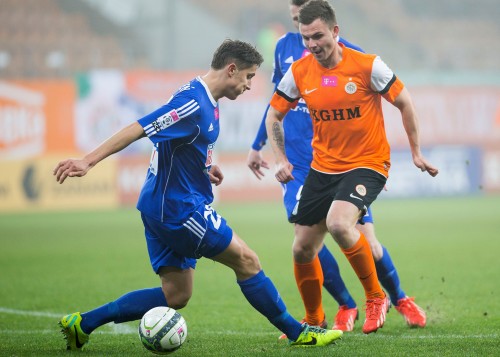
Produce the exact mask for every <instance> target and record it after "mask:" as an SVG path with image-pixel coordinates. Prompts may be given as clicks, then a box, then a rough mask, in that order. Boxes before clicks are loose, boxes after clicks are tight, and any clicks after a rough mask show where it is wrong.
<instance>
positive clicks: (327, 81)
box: [321, 76, 338, 87]
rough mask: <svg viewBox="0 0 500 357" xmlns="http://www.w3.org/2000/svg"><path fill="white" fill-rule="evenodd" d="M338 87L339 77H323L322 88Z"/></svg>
mask: <svg viewBox="0 0 500 357" xmlns="http://www.w3.org/2000/svg"><path fill="white" fill-rule="evenodd" d="M337 85H338V79H337V76H323V77H321V86H322V87H336V86H337Z"/></svg>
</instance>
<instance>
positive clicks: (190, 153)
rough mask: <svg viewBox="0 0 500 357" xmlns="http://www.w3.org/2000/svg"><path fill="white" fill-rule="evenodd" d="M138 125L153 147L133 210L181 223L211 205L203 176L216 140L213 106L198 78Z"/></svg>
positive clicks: (216, 115)
mask: <svg viewBox="0 0 500 357" xmlns="http://www.w3.org/2000/svg"><path fill="white" fill-rule="evenodd" d="M138 122H139V124H140V125H141V126H142V127H143V128H144V132H145V133H146V135H147V136H148V137H149V139H150V140H151V141H152V142H153V144H154V148H153V152H152V155H151V161H150V164H149V170H148V173H147V176H146V181H145V182H144V186H143V188H142V190H141V193H140V195H139V201H138V203H137V209H138V210H139V211H141V212H142V213H144V214H145V215H147V216H149V217H151V218H154V219H157V220H160V221H162V222H166V223H172V224H177V223H179V222H183V221H185V219H186V218H187V217H188V216H189V215H190V214H192V212H193V211H194V210H195V209H196V208H197V207H199V206H200V205H201V204H203V205H205V204H210V203H211V202H212V201H213V193H212V185H211V183H210V180H209V177H208V171H209V170H210V168H211V165H212V153H213V150H214V146H215V142H216V140H217V137H218V136H219V106H218V103H217V102H216V101H215V100H214V98H213V97H212V95H211V93H210V91H209V90H208V87H207V86H206V84H205V82H203V80H202V79H201V78H200V77H197V78H195V79H194V80H192V81H191V82H189V83H188V84H186V85H184V86H182V87H181V88H180V89H179V90H178V91H177V92H176V93H175V94H174V95H173V96H172V97H171V98H170V99H169V101H168V102H167V104H165V105H164V106H163V107H161V108H159V109H158V110H156V111H154V112H152V113H151V114H148V115H146V116H145V117H143V118H141V119H139V120H138Z"/></svg>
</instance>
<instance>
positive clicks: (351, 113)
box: [310, 106, 361, 121]
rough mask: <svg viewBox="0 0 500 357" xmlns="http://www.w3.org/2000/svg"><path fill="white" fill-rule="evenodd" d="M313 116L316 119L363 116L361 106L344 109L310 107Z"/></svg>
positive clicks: (326, 119) (349, 118)
mask: <svg viewBox="0 0 500 357" xmlns="http://www.w3.org/2000/svg"><path fill="white" fill-rule="evenodd" d="M310 113H311V117H312V118H313V119H314V120H315V121H330V120H351V119H356V118H361V111H360V107H359V106H356V107H354V108H344V109H319V110H318V109H312V108H311V109H310Z"/></svg>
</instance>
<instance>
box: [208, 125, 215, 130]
mask: <svg viewBox="0 0 500 357" xmlns="http://www.w3.org/2000/svg"><path fill="white" fill-rule="evenodd" d="M213 130H214V125H213V124H212V123H210V126H209V127H208V131H213Z"/></svg>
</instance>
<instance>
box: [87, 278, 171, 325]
mask: <svg viewBox="0 0 500 357" xmlns="http://www.w3.org/2000/svg"><path fill="white" fill-rule="evenodd" d="M157 306H167V300H165V295H164V294H163V291H162V290H161V288H151V289H142V290H136V291H131V292H129V293H127V294H125V295H123V296H121V297H120V298H118V299H116V300H115V301H112V302H110V303H108V304H105V305H103V306H101V307H98V308H97V309H94V310H91V311H89V312H85V313H83V314H82V322H81V328H82V331H83V332H85V333H87V334H90V333H91V332H92V331H94V330H95V329H96V328H98V327H99V326H102V325H104V324H107V323H108V322H111V321H114V322H116V323H120V322H126V321H134V320H139V319H141V318H142V316H143V315H144V314H145V313H146V312H147V311H148V310H150V309H152V308H153V307H157Z"/></svg>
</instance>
